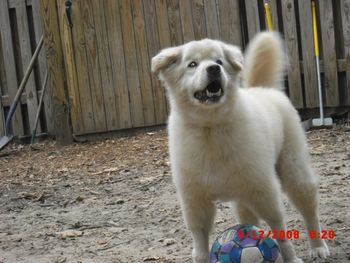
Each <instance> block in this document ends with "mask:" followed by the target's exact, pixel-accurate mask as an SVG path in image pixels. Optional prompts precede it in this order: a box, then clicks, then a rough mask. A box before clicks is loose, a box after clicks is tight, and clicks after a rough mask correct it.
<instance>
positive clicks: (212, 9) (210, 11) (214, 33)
mask: <svg viewBox="0 0 350 263" xmlns="http://www.w3.org/2000/svg"><path fill="white" fill-rule="evenodd" d="M204 11H205V18H206V19H205V21H206V23H207V24H206V26H207V35H208V37H209V38H212V39H219V37H220V29H219V19H218V10H217V5H216V1H215V0H204Z"/></svg>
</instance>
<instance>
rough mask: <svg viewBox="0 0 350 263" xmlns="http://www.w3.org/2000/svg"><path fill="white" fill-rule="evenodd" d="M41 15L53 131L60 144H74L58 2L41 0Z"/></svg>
mask: <svg viewBox="0 0 350 263" xmlns="http://www.w3.org/2000/svg"><path fill="white" fill-rule="evenodd" d="M40 13H41V17H42V19H43V20H42V22H43V31H44V36H45V38H44V43H45V47H46V51H47V52H46V55H47V56H46V57H47V61H48V74H49V76H50V78H49V83H48V84H49V85H48V88H49V89H48V90H47V93H48V94H49V96H50V100H49V103H50V104H51V109H52V115H51V116H52V120H48V121H52V122H53V123H54V124H53V125H52V127H53V129H54V130H52V131H49V132H50V133H51V134H54V135H55V136H56V140H57V141H58V142H59V143H60V144H68V143H71V142H72V139H73V138H72V133H71V128H70V124H69V123H70V120H69V105H68V101H67V97H66V94H65V93H66V92H65V83H64V78H65V77H64V76H65V73H64V68H63V67H62V65H63V54H62V46H61V39H60V32H59V21H58V13H57V6H56V1H51V0H41V1H40Z"/></svg>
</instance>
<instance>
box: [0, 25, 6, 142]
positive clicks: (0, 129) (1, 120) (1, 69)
mask: <svg viewBox="0 0 350 263" xmlns="http://www.w3.org/2000/svg"><path fill="white" fill-rule="evenodd" d="M0 34H1V31H0ZM5 85H6V81H5V65H4V59H3V56H2V44H1V41H0V137H1V136H3V135H4V134H5V109H4V105H3V103H2V96H3V94H4V93H5Z"/></svg>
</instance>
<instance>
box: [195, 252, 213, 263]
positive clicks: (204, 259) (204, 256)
mask: <svg viewBox="0 0 350 263" xmlns="http://www.w3.org/2000/svg"><path fill="white" fill-rule="evenodd" d="M192 259H193V263H209V262H210V260H209V253H204V252H199V251H196V250H195V249H193V250H192Z"/></svg>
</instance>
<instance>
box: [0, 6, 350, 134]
mask: <svg viewBox="0 0 350 263" xmlns="http://www.w3.org/2000/svg"><path fill="white" fill-rule="evenodd" d="M1 1H2V6H1V10H3V8H2V7H3V5H4V4H3V2H8V3H11V2H13V3H17V4H18V3H20V2H21V3H22V2H23V1H19V0H18V1H15V0H1ZM31 2H33V3H34V0H32V1H28V0H27V4H28V3H31ZM264 2H268V3H270V6H271V10H272V18H273V22H274V28H275V30H278V31H280V32H281V33H282V35H283V36H284V38H285V41H286V50H287V53H288V57H289V69H288V74H287V76H288V78H287V79H286V86H287V93H288V95H289V96H290V98H291V100H292V102H293V104H294V105H295V106H296V107H297V108H299V109H312V108H316V107H317V106H318V92H317V78H316V67H315V60H314V51H313V37H312V16H311V1H309V0H249V1H244V0H103V1H96V0H73V1H72V6H71V9H70V12H68V13H67V9H66V6H65V1H63V0H56V1H52V0H41V10H42V17H43V21H45V22H44V30H45V32H46V46H47V47H49V50H50V52H47V57H48V60H49V65H50V69H49V72H50V76H51V77H55V78H56V80H59V79H65V80H66V82H63V81H61V82H57V83H56V84H55V85H56V86H55V87H54V88H53V89H55V90H56V92H58V93H59V94H61V95H59V96H57V98H56V101H57V100H58V101H59V100H60V99H61V100H63V102H62V103H61V104H62V105H65V103H66V102H65V101H64V100H65V98H62V96H64V94H68V95H67V96H68V97H67V99H68V102H69V113H70V119H71V124H72V129H73V133H74V134H75V135H81V134H87V133H96V132H108V131H114V130H120V129H126V128H133V127H144V126H152V125H156V124H163V123H165V122H166V118H167V114H168V106H167V103H166V99H165V95H164V90H163V88H162V87H161V86H160V83H159V82H158V80H156V79H155V78H154V76H152V75H151V73H150V60H151V58H152V56H154V55H155V54H156V53H157V52H158V51H159V50H160V49H162V48H164V47H168V46H172V45H179V44H182V43H184V42H187V41H190V40H193V39H201V38H205V37H209V38H215V39H221V40H223V41H226V42H228V43H232V44H236V45H240V46H242V47H243V48H244V47H245V46H246V45H247V43H248V41H249V39H251V38H252V37H253V36H254V34H256V33H257V32H258V31H260V30H264V29H265V28H266V26H265V19H264ZM21 5H23V4H21ZM22 9H23V8H22ZM6 10H8V8H7V9H6ZM10 10H11V9H10ZM16 10H17V9H16ZM317 11H318V22H319V33H320V43H321V71H322V84H323V89H324V103H325V105H326V106H327V107H338V106H350V0H322V1H317ZM1 12H3V11H1ZM10 13H11V12H10ZM69 14H70V17H71V20H72V21H71V22H72V27H71V26H70V24H69V21H68V15H69ZM2 20H4V19H2ZM53 32H55V33H53ZM36 38H37V36H36ZM5 39H6V37H5ZM48 39H49V40H48ZM3 42H4V41H3ZM53 51H56V52H53ZM60 54H62V58H57V56H60ZM52 55H54V56H55V58H54V59H55V61H57V59H62V60H63V66H62V65H61V63H53V62H52V61H51V62H50V60H52ZM7 60H8V59H5V61H7ZM59 61H60V60H59ZM0 63H1V62H0ZM61 66H62V67H61ZM58 67H60V68H58ZM62 69H63V70H62ZM54 75H56V76H54ZM51 84H52V83H51ZM57 90H61V92H59V91H57ZM5 93H6V91H5ZM58 93H57V94H58ZM4 101H6V100H3V103H4ZM7 105H8V104H7ZM57 105H60V103H58V104H57ZM53 119H56V118H53Z"/></svg>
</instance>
